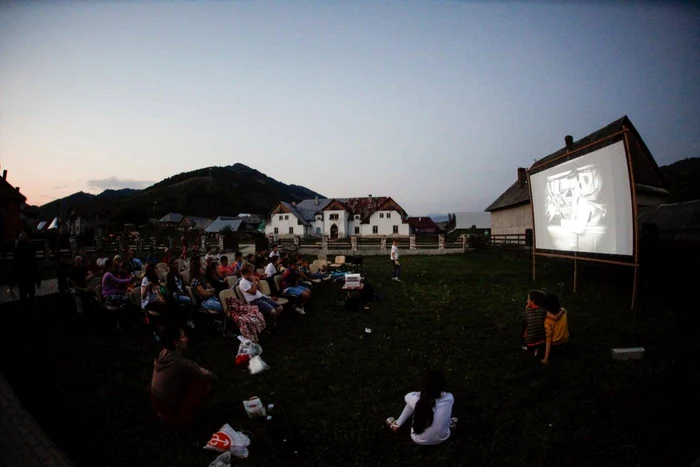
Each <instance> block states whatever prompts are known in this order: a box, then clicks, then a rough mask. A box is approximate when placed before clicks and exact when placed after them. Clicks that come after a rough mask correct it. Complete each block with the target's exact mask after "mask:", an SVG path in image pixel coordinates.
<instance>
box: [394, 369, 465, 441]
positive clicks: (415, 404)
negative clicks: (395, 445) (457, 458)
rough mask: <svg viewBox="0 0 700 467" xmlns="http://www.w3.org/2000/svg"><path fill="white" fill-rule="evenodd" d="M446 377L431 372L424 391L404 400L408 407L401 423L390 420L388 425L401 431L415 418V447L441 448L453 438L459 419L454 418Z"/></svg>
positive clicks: (413, 393)
mask: <svg viewBox="0 0 700 467" xmlns="http://www.w3.org/2000/svg"><path fill="white" fill-rule="evenodd" d="M445 385H446V382H445V376H444V375H443V374H442V373H440V372H439V371H434V370H433V371H430V372H428V374H427V375H426V376H425V379H424V380H423V384H422V386H421V390H420V391H418V392H409V393H408V394H406V397H405V398H404V400H405V401H406V406H405V407H404V409H403V412H401V416H399V419H398V420H394V418H393V417H389V418H388V419H387V420H386V423H387V425H388V426H389V428H391V429H392V431H399V428H401V426H403V424H404V423H406V422H407V421H408V419H409V418H411V416H413V423H411V439H412V440H413V441H414V442H415V443H416V444H422V445H430V444H440V443H442V442H443V441H445V440H446V439H447V438H449V437H450V434H451V432H452V431H451V428H454V427H455V425H456V423H457V419H456V418H452V406H453V405H454V402H455V399H454V396H453V395H452V394H450V393H449V392H445Z"/></svg>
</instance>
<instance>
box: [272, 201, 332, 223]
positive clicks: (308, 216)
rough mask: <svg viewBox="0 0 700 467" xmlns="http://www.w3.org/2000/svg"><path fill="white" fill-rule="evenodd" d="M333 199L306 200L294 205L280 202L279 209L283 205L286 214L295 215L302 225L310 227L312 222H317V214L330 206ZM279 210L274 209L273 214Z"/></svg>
mask: <svg viewBox="0 0 700 467" xmlns="http://www.w3.org/2000/svg"><path fill="white" fill-rule="evenodd" d="M331 201H333V200H332V199H326V198H323V199H315V198H314V199H305V200H303V201H300V202H298V203H296V205H293V204H292V203H287V202H286V201H282V202H280V204H279V205H278V207H279V206H280V205H281V206H283V207H284V212H288V213H290V214H293V215H294V216H295V217H296V218H297V219H299V220H300V221H301V222H302V224H304V225H309V223H310V222H313V221H315V220H316V213H317V212H321V211H322V210H323V209H324V208H325V207H326V206H328V205H329V204H330V203H331ZM275 210H277V209H273V213H274V212H275Z"/></svg>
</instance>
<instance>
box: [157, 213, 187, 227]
mask: <svg viewBox="0 0 700 467" xmlns="http://www.w3.org/2000/svg"><path fill="white" fill-rule="evenodd" d="M183 218H184V216H183V215H182V214H180V213H179V212H171V213H168V214H166V215H165V216H163V217H162V218H160V219H159V220H158V227H159V228H161V229H168V228H177V227H178V226H179V225H180V222H182V219H183Z"/></svg>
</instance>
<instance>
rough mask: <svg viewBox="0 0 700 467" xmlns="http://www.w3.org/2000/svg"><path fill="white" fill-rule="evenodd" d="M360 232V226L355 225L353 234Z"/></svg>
mask: <svg viewBox="0 0 700 467" xmlns="http://www.w3.org/2000/svg"><path fill="white" fill-rule="evenodd" d="M359 233H360V227H358V226H355V235H358V234H359Z"/></svg>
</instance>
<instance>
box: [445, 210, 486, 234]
mask: <svg viewBox="0 0 700 467" xmlns="http://www.w3.org/2000/svg"><path fill="white" fill-rule="evenodd" d="M453 225H454V227H452V229H451V230H448V232H447V233H450V232H453V231H460V232H463V233H474V234H482V235H488V234H489V233H490V232H491V215H490V214H489V213H488V212H456V213H454V223H453Z"/></svg>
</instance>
